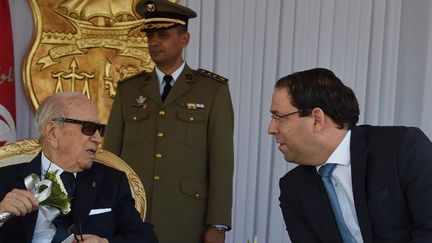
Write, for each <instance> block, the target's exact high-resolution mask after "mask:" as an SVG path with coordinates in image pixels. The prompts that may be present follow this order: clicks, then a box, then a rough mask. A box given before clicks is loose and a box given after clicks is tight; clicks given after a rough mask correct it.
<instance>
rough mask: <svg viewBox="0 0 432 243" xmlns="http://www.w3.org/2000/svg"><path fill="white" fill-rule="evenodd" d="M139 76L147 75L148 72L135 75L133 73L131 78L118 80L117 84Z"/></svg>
mask: <svg viewBox="0 0 432 243" xmlns="http://www.w3.org/2000/svg"><path fill="white" fill-rule="evenodd" d="M141 74H144V75H145V74H149V72H146V71H142V72H137V73H135V74H133V75H131V76H129V77H126V78H124V79H120V80H119V81H117V84H120V83H123V82H125V81H128V80H129V79H131V78H135V77H137V76H139V75H141Z"/></svg>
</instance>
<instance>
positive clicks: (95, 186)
mask: <svg viewBox="0 0 432 243" xmlns="http://www.w3.org/2000/svg"><path fill="white" fill-rule="evenodd" d="M96 166H97V164H96V163H95V162H94V163H93V166H92V168H90V169H89V170H85V171H83V172H80V173H78V174H77V182H76V183H77V184H76V192H75V199H74V202H73V209H72V212H73V220H74V223H77V222H81V224H83V225H85V222H86V220H87V217H88V214H89V213H90V210H91V209H92V206H93V205H94V201H95V199H96V196H97V195H98V193H99V190H100V188H101V186H103V185H101V184H102V178H103V176H104V173H103V172H98V173H95V170H94V168H95V167H96Z"/></svg>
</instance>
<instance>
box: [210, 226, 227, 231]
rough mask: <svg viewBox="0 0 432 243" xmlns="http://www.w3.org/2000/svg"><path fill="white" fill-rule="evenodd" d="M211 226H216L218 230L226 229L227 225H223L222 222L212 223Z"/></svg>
mask: <svg viewBox="0 0 432 243" xmlns="http://www.w3.org/2000/svg"><path fill="white" fill-rule="evenodd" d="M210 226H211V227H214V228H216V229H218V230H219V231H221V232H222V231H227V230H228V229H229V228H228V226H226V225H223V224H212V225H210Z"/></svg>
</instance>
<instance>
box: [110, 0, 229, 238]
mask: <svg viewBox="0 0 432 243" xmlns="http://www.w3.org/2000/svg"><path fill="white" fill-rule="evenodd" d="M136 11H137V13H138V14H140V15H141V16H142V17H144V18H145V25H144V28H143V31H145V32H146V34H147V38H148V46H149V53H150V56H151V57H152V60H153V61H154V62H155V63H156V67H155V68H154V70H153V71H152V72H150V73H147V72H143V73H139V74H137V75H135V76H134V77H130V78H128V79H126V80H124V81H121V82H120V83H119V85H118V88H117V94H116V97H115V99H114V103H113V107H112V111H111V115H110V118H109V121H108V128H107V134H106V136H105V141H104V146H105V148H106V149H107V150H109V151H111V152H113V153H115V154H117V155H119V156H120V157H121V158H122V159H124V160H125V161H127V162H128V163H129V164H130V165H131V166H132V168H133V169H134V170H135V171H136V172H137V173H138V174H139V176H140V178H141V180H142V182H143V184H144V187H145V189H146V195H147V202H148V211H147V212H148V213H147V217H146V220H148V221H149V222H151V223H153V224H154V226H155V231H156V233H157V235H158V238H159V240H160V242H161V243H174V242H176V243H178V242H182V243H198V242H224V241H225V231H226V230H230V229H231V207H232V177H233V167H234V165H233V164H234V162H233V160H234V156H233V119H234V117H233V109H232V103H231V97H230V92H229V89H228V84H227V82H228V80H227V79H225V78H223V77H221V76H219V75H217V74H214V73H211V72H209V71H206V70H202V69H199V70H192V69H191V68H190V67H189V66H188V65H187V64H186V63H185V62H184V60H183V49H184V48H185V47H186V46H187V45H188V43H189V38H190V34H189V32H188V31H187V24H188V20H189V19H190V18H194V17H196V16H197V14H196V13H195V12H194V11H193V10H191V9H189V8H187V7H184V6H181V5H179V4H175V3H171V2H169V1H166V0H164V1H162V0H159V1H156V0H154V1H140V2H138V4H137V6H136Z"/></svg>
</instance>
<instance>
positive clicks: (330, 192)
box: [318, 164, 356, 243]
mask: <svg viewBox="0 0 432 243" xmlns="http://www.w3.org/2000/svg"><path fill="white" fill-rule="evenodd" d="M335 166H336V164H325V165H323V166H321V167H320V168H319V170H318V171H319V174H320V175H321V179H322V181H323V183H324V187H325V189H326V191H327V196H328V198H329V200H330V204H331V206H332V209H333V214H334V216H335V219H336V224H337V226H338V229H339V233H340V235H341V237H342V241H343V242H344V243H351V242H353V243H355V242H356V240H355V239H354V237H353V236H352V234H351V233H350V232H349V230H348V227H347V226H346V224H345V220H344V218H343V215H342V210H341V208H340V205H339V201H338V199H337V195H336V191H335V189H334V187H333V182H332V181H331V175H332V173H333V170H334V168H335Z"/></svg>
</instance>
